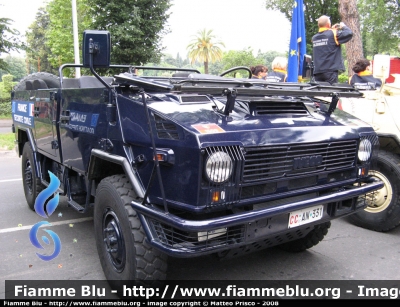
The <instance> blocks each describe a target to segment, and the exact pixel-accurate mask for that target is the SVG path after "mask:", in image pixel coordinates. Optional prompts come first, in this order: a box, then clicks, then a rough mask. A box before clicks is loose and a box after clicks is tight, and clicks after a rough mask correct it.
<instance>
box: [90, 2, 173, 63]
mask: <svg viewBox="0 0 400 307" xmlns="http://www.w3.org/2000/svg"><path fill="white" fill-rule="evenodd" d="M86 1H87V3H88V14H87V15H89V16H91V18H92V20H93V23H92V24H91V25H90V27H91V28H92V29H98V30H108V31H110V34H111V43H112V52H111V62H113V63H118V64H133V65H143V64H144V63H147V62H159V60H160V58H161V55H162V51H163V48H162V46H161V39H162V37H163V35H165V34H167V33H168V28H167V27H166V23H167V20H168V17H169V14H167V13H166V12H167V11H168V9H169V8H170V6H171V4H170V0H120V1H109V0H86Z"/></svg>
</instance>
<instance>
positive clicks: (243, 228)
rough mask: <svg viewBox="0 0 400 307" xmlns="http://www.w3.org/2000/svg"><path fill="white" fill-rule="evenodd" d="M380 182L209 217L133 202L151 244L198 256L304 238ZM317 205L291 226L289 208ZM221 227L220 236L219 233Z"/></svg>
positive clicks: (354, 206)
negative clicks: (313, 214)
mask: <svg viewBox="0 0 400 307" xmlns="http://www.w3.org/2000/svg"><path fill="white" fill-rule="evenodd" d="M382 187H383V183H382V182H381V181H378V180H377V179H376V178H369V179H368V182H366V183H365V184H364V185H362V186H351V187H348V188H346V189H342V190H340V191H336V192H332V193H329V194H325V195H323V196H317V197H314V198H307V199H305V200H300V201H294V202H288V203H286V204H283V205H279V206H273V207H268V206H267V207H265V208H262V209H257V210H251V211H242V212H239V213H235V214H231V215H227V216H222V217H217V218H210V219H207V220H187V219H183V218H181V217H178V216H176V215H173V214H171V213H169V212H165V211H162V210H160V209H159V208H157V207H154V206H144V205H142V204H141V203H139V202H135V201H134V202H132V207H133V209H135V210H136V212H137V213H138V214H139V218H140V220H141V222H142V225H143V228H144V230H145V232H146V235H147V238H148V240H149V243H150V244H151V245H153V246H154V247H156V248H158V249H160V250H162V251H163V252H165V253H166V254H168V255H171V256H175V257H195V256H200V255H203V254H209V253H214V252H217V251H223V250H227V249H232V248H236V247H239V246H243V245H248V244H251V243H254V242H261V241H263V242H264V245H266V246H265V247H271V246H274V245H278V244H282V243H284V242H288V241H292V240H296V239H299V238H302V237H304V236H306V235H307V234H308V233H309V232H310V231H311V230H312V229H313V228H314V227H313V226H314V225H317V224H321V223H325V222H328V221H330V220H333V219H335V218H338V217H342V216H346V215H349V214H352V213H354V212H356V211H358V210H363V209H364V208H365V206H366V204H365V202H360V201H357V199H358V197H359V196H360V197H362V196H365V194H367V193H370V192H373V191H376V190H378V189H380V188H382ZM364 198H365V197H364ZM317 205H323V208H324V209H323V217H322V219H320V220H318V221H315V222H312V223H309V224H306V225H304V226H300V227H296V228H291V229H288V218H289V214H290V212H293V211H296V210H300V209H305V208H309V207H313V206H317ZM218 231H220V232H221V235H217V236H215V233H216V232H217V233H218ZM199 232H201V233H203V234H204V233H205V234H206V238H205V239H202V240H201V241H199V240H197V239H198V236H197V234H198V233H199Z"/></svg>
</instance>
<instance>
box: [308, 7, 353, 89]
mask: <svg viewBox="0 0 400 307" xmlns="http://www.w3.org/2000/svg"><path fill="white" fill-rule="evenodd" d="M318 28H319V30H318V33H317V34H315V35H314V36H313V37H312V44H313V61H314V80H315V81H316V82H320V81H323V82H329V83H330V84H333V83H338V76H339V71H345V67H344V63H343V58H342V50H341V45H342V44H344V43H347V42H348V41H349V40H350V39H351V38H352V37H353V31H352V30H351V29H350V28H349V27H347V26H346V25H345V24H344V23H343V22H341V23H340V24H335V25H333V26H332V27H331V20H330V18H329V17H328V16H325V15H323V16H321V17H319V18H318Z"/></svg>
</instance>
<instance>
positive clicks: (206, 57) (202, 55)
mask: <svg viewBox="0 0 400 307" xmlns="http://www.w3.org/2000/svg"><path fill="white" fill-rule="evenodd" d="M212 32H213V30H207V29H203V30H200V31H198V32H197V36H195V37H194V38H193V39H192V41H191V42H190V44H189V45H188V46H187V47H186V48H187V49H188V51H189V59H190V60H191V63H192V64H193V63H194V62H195V61H201V62H203V63H204V72H205V73H206V74H208V63H213V62H216V61H220V60H221V58H222V54H223V52H222V49H221V47H225V44H224V43H223V42H221V41H218V40H216V37H215V35H214V34H213V33H212Z"/></svg>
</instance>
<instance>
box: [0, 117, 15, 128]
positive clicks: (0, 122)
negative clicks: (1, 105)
mask: <svg viewBox="0 0 400 307" xmlns="http://www.w3.org/2000/svg"><path fill="white" fill-rule="evenodd" d="M11 124H12V120H11V119H0V127H10V129H11Z"/></svg>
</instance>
